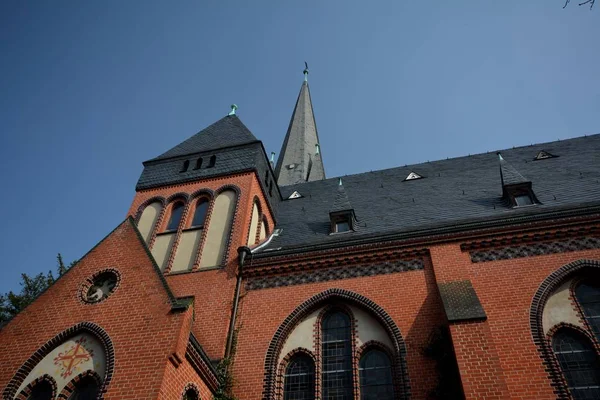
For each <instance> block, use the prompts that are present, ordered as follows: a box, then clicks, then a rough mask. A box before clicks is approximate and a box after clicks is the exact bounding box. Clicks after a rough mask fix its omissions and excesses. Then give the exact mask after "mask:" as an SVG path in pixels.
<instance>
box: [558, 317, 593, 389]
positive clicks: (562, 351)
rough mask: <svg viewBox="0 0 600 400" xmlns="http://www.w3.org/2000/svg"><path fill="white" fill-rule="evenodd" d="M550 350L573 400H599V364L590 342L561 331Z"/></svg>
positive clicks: (574, 332)
mask: <svg viewBox="0 0 600 400" xmlns="http://www.w3.org/2000/svg"><path fill="white" fill-rule="evenodd" d="M552 348H553V350H554V354H556V358H557V359H558V363H559V364H560V368H561V370H562V373H563V375H564V377H565V380H566V381H567V386H568V387H569V391H570V392H571V395H572V396H573V398H574V399H576V400H579V399H581V400H585V399H600V362H599V361H598V356H597V355H596V352H595V351H594V348H593V347H592V344H591V343H590V341H589V340H588V339H587V338H586V337H585V336H583V335H582V334H581V333H579V332H576V331H574V330H570V329H561V330H559V331H558V332H557V333H556V334H555V335H554V337H553V338H552Z"/></svg>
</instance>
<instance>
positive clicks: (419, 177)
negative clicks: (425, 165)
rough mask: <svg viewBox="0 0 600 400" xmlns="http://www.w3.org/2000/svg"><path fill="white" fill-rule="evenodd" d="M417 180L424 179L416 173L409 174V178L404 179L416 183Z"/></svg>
mask: <svg viewBox="0 0 600 400" xmlns="http://www.w3.org/2000/svg"><path fill="white" fill-rule="evenodd" d="M415 179H423V177H422V176H421V175H419V174H417V173H416V172H411V173H410V174H408V176H407V177H406V178H405V179H404V180H405V181H414V180H415Z"/></svg>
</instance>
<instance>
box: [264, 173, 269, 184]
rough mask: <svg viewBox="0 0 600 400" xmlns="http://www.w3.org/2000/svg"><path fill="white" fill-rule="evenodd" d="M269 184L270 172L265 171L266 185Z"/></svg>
mask: <svg viewBox="0 0 600 400" xmlns="http://www.w3.org/2000/svg"><path fill="white" fill-rule="evenodd" d="M268 184H269V171H268V170H267V171H265V185H268Z"/></svg>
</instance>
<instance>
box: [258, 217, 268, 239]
mask: <svg viewBox="0 0 600 400" xmlns="http://www.w3.org/2000/svg"><path fill="white" fill-rule="evenodd" d="M266 237H267V227H266V226H265V221H261V222H260V233H259V234H258V240H259V242H262V241H263V240H265V238H266Z"/></svg>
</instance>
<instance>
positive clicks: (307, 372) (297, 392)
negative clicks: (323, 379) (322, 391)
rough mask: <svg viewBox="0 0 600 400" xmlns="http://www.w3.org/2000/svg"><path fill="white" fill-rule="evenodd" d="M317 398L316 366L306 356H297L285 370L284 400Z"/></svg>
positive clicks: (310, 399)
mask: <svg viewBox="0 0 600 400" xmlns="http://www.w3.org/2000/svg"><path fill="white" fill-rule="evenodd" d="M314 398H315V364H314V363H313V360H312V359H311V358H310V357H309V356H307V355H306V354H297V355H295V356H294V357H292V359H291V360H290V362H289V364H288V365H287V368H286V369H285V375H284V384H283V399H284V400H312V399H314Z"/></svg>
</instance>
